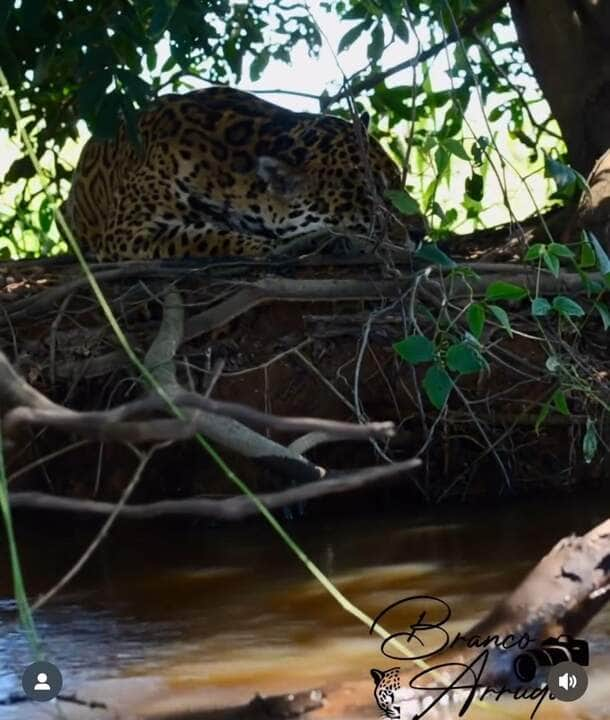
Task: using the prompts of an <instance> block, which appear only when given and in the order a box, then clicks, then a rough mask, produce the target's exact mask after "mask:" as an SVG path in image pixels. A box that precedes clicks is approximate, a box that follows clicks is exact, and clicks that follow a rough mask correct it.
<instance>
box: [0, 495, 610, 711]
mask: <svg viewBox="0 0 610 720" xmlns="http://www.w3.org/2000/svg"><path fill="white" fill-rule="evenodd" d="M606 508H608V509H606ZM607 515H610V501H607V500H603V501H602V500H600V498H599V497H597V498H595V499H594V500H592V501H591V502H590V503H588V505H586V506H584V503H583V502H582V500H576V499H575V500H574V501H570V502H565V500H564V502H563V503H562V504H561V505H559V504H558V505H557V507H553V506H552V505H550V504H549V503H548V502H546V503H538V504H532V503H527V504H524V503H520V504H518V505H513V506H511V507H509V508H508V509H507V508H506V507H505V508H503V509H489V510H480V509H479V510H476V511H475V510H461V511H457V510H455V509H453V510H451V509H447V508H443V509H437V510H435V511H420V512H413V511H412V510H411V509H410V508H409V507H405V508H404V509H403V511H402V512H400V513H396V514H394V515H392V516H389V515H388V513H387V512H385V511H384V512H381V511H375V510H374V509H371V512H370V514H368V515H366V516H364V515H362V516H359V517H356V518H351V519H349V520H348V519H332V520H330V519H323V520H319V521H316V520H315V519H313V518H310V519H307V518H306V519H305V520H300V521H296V522H291V523H285V525H286V526H287V527H288V529H289V530H290V531H291V533H292V534H293V536H295V538H296V539H297V540H298V541H299V542H300V543H301V546H302V547H303V549H304V550H305V551H306V552H307V553H308V554H309V556H310V557H311V559H312V560H313V561H314V562H316V563H317V564H318V566H319V567H320V568H321V569H322V571H323V572H325V573H326V574H327V575H328V576H329V577H330V578H331V579H332V580H333V581H334V582H335V583H336V584H337V586H338V587H339V588H340V589H341V591H342V592H343V593H345V595H347V597H348V598H349V599H350V600H351V601H352V602H354V603H355V604H356V605H358V606H359V607H360V608H362V609H363V610H364V611H366V612H367V613H369V614H372V615H375V614H376V613H377V612H378V611H379V610H381V609H382V608H384V607H385V606H387V605H389V604H390V603H392V602H394V601H396V600H398V599H400V598H402V597H406V596H409V595H416V594H429V595H435V596H438V597H442V598H443V599H444V600H446V601H447V602H448V603H449V604H450V606H451V608H452V610H453V618H452V622H451V625H450V626H449V630H450V631H451V632H454V631H456V630H465V629H466V628H467V627H468V626H469V625H471V624H472V623H473V622H474V621H476V620H477V619H478V618H480V617H481V616H482V615H483V614H484V613H486V612H487V611H488V610H489V609H490V608H491V607H492V606H493V604H494V603H495V602H496V601H497V600H498V599H499V598H500V597H501V596H502V595H503V594H504V593H506V592H508V591H509V590H510V589H511V588H512V587H514V586H515V584H516V583H517V582H518V581H519V580H520V578H521V577H523V575H524V574H525V573H526V571H527V570H528V569H529V568H530V567H531V566H532V565H533V564H534V563H535V562H536V561H537V560H538V559H539V557H540V556H541V555H542V554H543V553H545V552H546V551H547V550H548V549H549V548H550V546H551V545H552V544H553V543H554V542H555V541H556V540H557V539H558V538H559V537H561V536H562V535H565V534H567V533H569V532H571V531H578V532H581V531H584V530H586V529H589V528H590V527H592V526H593V525H594V524H596V523H597V522H599V521H601V520H602V519H603V518H604V517H606V516H607ZM39 520H40V517H39V516H35V515H19V516H18V517H17V525H18V539H19V544H20V550H21V556H22V561H23V565H24V570H25V577H26V584H27V588H28V591H29V592H30V593H31V594H32V595H33V596H35V595H36V594H38V593H40V592H43V591H44V590H46V589H48V588H49V587H50V586H51V585H53V583H54V582H56V581H57V579H58V578H59V577H60V576H61V575H62V574H63V572H65V571H66V570H67V569H68V568H69V567H70V565H71V564H72V562H73V561H74V560H75V559H76V558H77V557H78V556H79V553H80V551H81V550H82V549H83V547H84V546H85V544H86V543H87V542H88V541H89V540H90V538H91V537H92V536H93V534H94V533H95V531H96V528H97V527H98V525H99V520H88V521H87V522H86V523H84V522H83V521H81V522H80V523H79V524H75V522H74V520H73V519H72V518H70V517H65V518H64V519H63V520H62V521H57V522H54V523H53V525H50V526H47V527H45V528H41V527H40V524H39ZM36 528H38V529H36ZM3 543H4V541H3ZM1 563H2V564H0V627H1V629H2V632H1V633H0V658H2V662H1V664H0V698H2V697H5V696H6V695H8V694H9V693H10V692H13V691H15V690H18V689H19V687H20V680H19V679H20V675H21V671H22V668H23V667H24V666H25V665H27V664H28V663H29V662H30V656H29V650H28V647H27V644H26V642H25V640H24V638H23V636H22V634H21V633H20V631H19V630H18V628H17V627H16V626H15V624H14V604H13V602H12V600H11V586H10V576H9V569H8V565H7V564H6V552H3V553H2V559H1ZM36 621H37V628H38V632H39V634H40V636H41V638H42V640H43V641H44V644H45V647H46V650H47V657H48V659H49V660H51V661H53V662H55V663H56V664H57V665H58V666H59V667H60V668H61V669H62V671H63V674H64V682H65V691H66V692H71V691H73V690H75V689H77V688H78V689H79V691H81V692H83V693H84V695H86V696H87V697H91V698H95V699H97V700H101V701H104V700H107V701H108V700H111V699H112V700H113V701H117V702H118V704H119V705H120V707H122V708H129V709H130V710H131V711H132V712H133V713H136V712H138V713H139V712H144V711H146V712H150V713H152V712H153V711H160V710H162V709H167V708H173V707H178V708H180V707H188V706H189V705H190V704H196V703H199V702H201V701H202V700H205V701H209V702H214V701H218V702H219V703H224V704H233V703H236V704H237V703H240V702H243V701H246V700H247V699H249V698H251V697H252V695H253V694H254V693H255V692H257V691H260V692H261V693H263V694H267V693H274V692H281V691H288V690H296V689H303V688H306V687H315V686H320V685H323V684H326V683H328V682H333V681H338V680H342V679H347V678H350V679H357V678H362V679H367V678H368V673H369V669H370V668H371V667H382V668H386V667H390V665H391V661H389V660H388V659H387V658H384V657H382V655H381V654H380V651H379V641H378V640H377V639H375V637H371V636H369V634H368V628H366V627H364V626H363V625H361V624H359V623H358V621H356V620H355V619H353V618H352V617H351V616H350V615H348V614H347V613H346V612H345V611H344V610H342V609H341V608H340V607H339V606H338V605H337V604H336V602H335V601H334V600H333V599H332V598H331V597H330V596H329V595H328V594H327V593H326V592H325V590H324V589H322V588H321V587H320V586H319V585H318V584H317V582H316V581H315V580H314V579H313V578H312V577H311V576H310V575H309V574H308V572H307V571H306V569H305V568H304V567H303V566H302V565H301V564H300V563H299V562H298V560H297V559H296V558H295V557H294V556H293V555H292V554H291V553H290V551H289V550H287V549H286V548H285V547H284V546H283V545H282V543H281V541H280V540H279V539H278V538H277V537H276V536H275V535H274V534H273V532H272V531H271V530H270V529H269V528H267V527H266V526H265V525H264V524H262V523H259V522H251V523H248V524H247V525H244V526H223V527H216V528H209V527H206V526H205V525H204V524H202V523H200V522H198V521H191V520H187V521H184V520H182V521H181V522H180V523H171V522H169V523H165V524H162V523H152V522H151V523H147V524H140V525H137V526H136V525H122V526H121V527H120V528H117V529H116V530H115V531H114V533H113V535H112V537H111V538H110V540H109V541H108V542H106V544H105V545H104V546H103V548H102V549H101V550H100V552H98V553H97V555H96V556H95V558H94V559H93V560H92V561H91V563H90V564H89V566H88V567H87V568H86V570H85V571H84V572H83V573H82V574H81V576H79V578H78V579H77V580H76V581H74V582H73V583H72V584H71V585H70V586H69V587H68V588H67V589H66V591H65V592H64V593H63V594H62V595H60V596H59V597H57V598H56V599H55V600H54V601H52V602H51V603H50V604H49V605H48V606H47V607H45V608H43V609H42V610H40V611H39V612H38V613H37V615H36ZM583 636H584V637H585V638H586V639H587V640H588V641H589V643H590V646H591V653H592V663H591V668H590V671H591V672H590V677H591V680H590V686H589V690H588V691H587V694H586V696H585V698H584V699H583V700H582V701H580V702H579V703H578V708H579V710H578V717H599V718H603V717H606V718H610V710H609V712H608V713H607V714H606V710H607V709H608V708H610V683H609V682H608V678H609V677H610V675H609V672H610V610H607V611H605V612H603V613H601V614H600V615H599V616H598V617H597V618H596V619H595V620H594V622H593V623H592V624H591V625H590V627H589V628H587V631H586V632H585V633H583ZM371 690H372V683H371ZM513 704H514V703H513ZM371 705H373V698H372V694H371ZM553 705H554V706H559V705H561V706H562V707H561V708H560V710H559V709H558V710H557V711H555V710H553V709H552V708H551V711H549V712H548V713H545V715H544V717H545V718H549V717H553V718H558V717H561V718H565V717H576V716H577V711H576V706H574V709H573V710H571V711H568V710H567V704H566V703H557V702H556V703H553ZM528 708H530V706H529V705H528ZM530 709H531V708H530ZM547 710H548V708H547ZM528 712H529V709H528ZM566 712H567V714H566ZM469 715H470V713H469ZM38 717H45V718H48V717H60V716H59V715H57V714H56V711H55V710H54V709H53V707H52V706H50V705H46V706H44V707H43V706H42V705H39V706H38V707H37V708H35V707H34V706H32V705H27V706H26V705H22V706H13V707H10V708H9V707H4V708H3V707H2V706H0V720H34V718H38ZM70 717H72V716H70ZM74 717H83V718H95V720H98V718H100V720H101V718H102V717H105V716H103V715H101V714H100V713H99V711H98V712H97V714H96V713H91V712H89V713H87V712H85V711H82V715H75V716H74ZM473 717H474V716H473ZM537 717H539V716H537Z"/></svg>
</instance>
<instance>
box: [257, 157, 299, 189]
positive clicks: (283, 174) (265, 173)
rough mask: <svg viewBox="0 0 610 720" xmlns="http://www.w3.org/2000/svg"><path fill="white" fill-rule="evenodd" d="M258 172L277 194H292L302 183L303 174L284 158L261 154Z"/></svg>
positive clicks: (258, 161)
mask: <svg viewBox="0 0 610 720" xmlns="http://www.w3.org/2000/svg"><path fill="white" fill-rule="evenodd" d="M256 174H257V175H258V177H259V178H260V179H261V180H263V182H265V183H266V184H267V187H268V189H269V190H271V192H273V193H275V194H276V195H291V194H292V193H294V192H296V191H297V190H298V189H299V187H300V185H301V174H300V173H299V171H298V170H296V169H295V168H293V167H291V166H290V165H288V164H287V163H285V162H283V161H282V160H278V159H277V158H273V157H269V156H268V155H261V157H259V158H258V160H257V163H256Z"/></svg>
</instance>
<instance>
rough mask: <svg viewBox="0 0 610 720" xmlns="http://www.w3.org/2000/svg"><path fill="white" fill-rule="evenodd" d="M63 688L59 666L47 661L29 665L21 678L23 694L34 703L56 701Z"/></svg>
mask: <svg viewBox="0 0 610 720" xmlns="http://www.w3.org/2000/svg"><path fill="white" fill-rule="evenodd" d="M62 686H63V678H62V676H61V671H60V670H59V668H58V667H57V665H53V663H51V662H47V661H46V660H39V661H37V662H34V663H32V664H31V665H28V666H27V667H26V668H25V670H24V671H23V675H22V676H21V687H22V688H23V692H24V693H25V695H26V697H27V698H28V699H29V700H32V701H33V702H49V701H51V700H54V699H55V698H56V697H58V696H59V693H60V692H61V688H62ZM0 715H1V713H0Z"/></svg>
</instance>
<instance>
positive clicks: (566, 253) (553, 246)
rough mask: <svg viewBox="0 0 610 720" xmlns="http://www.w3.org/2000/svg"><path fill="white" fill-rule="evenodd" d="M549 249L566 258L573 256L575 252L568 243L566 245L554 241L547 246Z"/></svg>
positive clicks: (553, 253) (554, 253) (552, 252)
mask: <svg viewBox="0 0 610 720" xmlns="http://www.w3.org/2000/svg"><path fill="white" fill-rule="evenodd" d="M547 251H548V252H549V253H550V254H551V255H556V256H557V257H564V258H570V259H571V258H573V257H574V253H573V252H572V250H570V248H569V247H568V246H567V245H564V244H563V243H556V242H552V243H550V245H548V247H547Z"/></svg>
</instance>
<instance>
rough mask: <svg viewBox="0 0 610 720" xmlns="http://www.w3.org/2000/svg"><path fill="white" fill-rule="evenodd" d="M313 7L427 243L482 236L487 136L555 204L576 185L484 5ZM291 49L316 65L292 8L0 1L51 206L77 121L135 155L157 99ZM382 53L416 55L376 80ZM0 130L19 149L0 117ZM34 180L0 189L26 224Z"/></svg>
mask: <svg viewBox="0 0 610 720" xmlns="http://www.w3.org/2000/svg"><path fill="white" fill-rule="evenodd" d="M321 7H322V8H324V9H326V10H327V11H329V12H332V13H333V14H335V15H336V16H338V17H339V18H341V20H342V21H343V22H344V23H345V32H344V34H343V37H342V39H341V41H340V43H339V47H338V50H339V60H340V61H341V58H342V56H343V53H344V52H346V51H347V50H348V49H350V48H354V47H355V46H356V45H357V44H358V47H359V48H360V47H362V43H363V42H364V53H363V54H365V55H366V57H363V66H362V70H361V71H360V72H358V73H356V74H355V75H354V76H353V77H352V78H350V81H351V85H352V88H353V91H354V94H355V96H356V98H357V99H358V101H359V102H362V103H364V104H365V105H366V108H365V109H367V110H368V111H369V112H370V114H371V118H372V129H373V132H374V134H376V135H377V137H378V138H379V139H381V140H382V141H383V143H384V144H385V146H386V147H387V148H388V149H389V150H390V152H391V153H392V154H393V155H394V156H395V158H396V159H397V160H399V161H402V160H403V159H404V157H405V154H407V153H408V155H409V159H410V163H409V164H410V168H409V170H410V172H409V173H408V174H407V187H406V189H405V191H404V192H403V193H398V194H396V195H395V196H394V197H392V198H391V200H392V202H394V204H395V205H396V206H397V208H398V209H399V210H401V211H402V212H407V213H408V214H411V213H413V212H416V211H417V210H418V209H420V210H422V211H423V212H424V213H425V214H426V215H427V216H428V217H429V219H430V227H431V232H432V238H433V239H442V238H443V237H445V236H446V235H447V234H448V233H450V232H453V231H455V230H456V229H457V228H458V227H459V226H460V225H461V224H462V223H464V222H470V223H473V222H474V223H480V222H481V217H482V216H483V214H484V213H485V210H486V206H485V192H486V187H487V183H488V177H492V176H493V173H492V174H490V173H489V171H490V168H492V166H493V164H494V162H497V158H496V160H494V158H493V153H494V146H495V139H494V138H495V132H494V126H495V125H497V126H498V127H499V126H502V127H504V126H505V125H506V124H507V123H508V129H509V132H510V134H511V137H513V138H514V139H516V140H517V141H519V142H522V143H524V144H525V145H526V147H527V148H528V152H529V154H530V160H531V161H532V162H535V161H537V160H538V159H541V160H542V161H543V162H544V165H543V167H544V168H545V169H546V173H547V176H548V177H549V178H552V179H553V180H555V181H556V183H557V185H558V191H557V192H558V194H557V196H556V200H557V201H560V200H562V198H563V199H565V198H567V197H568V195H569V194H570V192H572V191H574V188H576V187H578V186H579V183H580V179H579V177H578V176H577V174H575V173H574V171H571V170H570V169H569V168H568V166H566V165H565V164H564V163H563V160H562V157H561V156H560V155H558V154H557V148H559V150H560V151H561V148H562V145H561V143H558V142H557V140H556V138H554V137H553V138H552V139H553V148H555V150H554V156H553V158H550V157H548V156H545V157H542V158H541V151H540V147H541V143H540V141H541V138H545V137H546V138H547V139H548V138H551V137H552V135H550V134H549V133H550V130H549V120H550V118H547V119H546V120H540V121H537V120H536V119H535V118H534V116H533V114H532V112H531V111H530V109H529V102H530V101H531V100H532V99H535V98H533V97H532V90H531V83H529V84H528V86H527V87H525V86H519V85H518V82H519V81H518V80H517V78H523V77H524V76H525V74H526V73H528V70H527V66H525V64H524V58H523V54H522V52H521V50H520V48H519V46H518V45H517V44H516V43H515V42H507V41H506V39H505V36H506V28H507V27H508V26H509V24H510V17H509V15H508V13H507V12H506V11H504V10H498V9H497V5H496V4H494V3H492V2H486V3H472V2H463V1H462V0H426V1H425V2H424V0H417V1H416V2H412V3H409V5H408V6H407V5H405V3H403V2H401V1H400V0H374V1H373V0H325V2H323V3H321ZM474 28H476V33H473V32H472V30H473V29H474ZM301 41H303V42H304V43H305V44H306V46H307V47H308V49H309V52H310V53H316V52H317V51H318V49H319V48H320V46H321V43H322V38H321V35H320V32H319V29H318V27H317V25H316V23H315V20H314V18H313V17H312V15H311V14H310V12H309V10H308V8H307V6H306V4H304V3H303V4H302V3H301V2H299V1H298V0H297V2H292V0H279V1H276V0H257V2H245V1H244V2H232V1H231V0H133V2H129V3H125V2H122V1H121V0H109V2H105V3H97V4H96V3H92V2H89V1H88V0H0V65H1V66H2V67H3V69H4V71H5V73H6V74H7V76H8V79H9V82H10V84H11V86H12V88H13V89H14V90H15V93H16V98H17V101H18V103H19V105H20V107H21V109H22V111H24V112H25V113H26V114H27V116H28V118H29V120H30V124H29V129H30V131H31V132H32V134H33V138H34V141H35V145H36V152H37V154H38V156H39V158H42V157H43V156H44V157H46V158H47V163H46V165H45V166H46V167H47V168H48V170H49V178H48V181H49V182H50V183H51V185H50V187H51V189H52V190H53V192H54V193H55V194H56V195H57V198H58V202H59V200H60V198H61V197H63V196H65V193H66V188H67V180H68V178H69V175H70V169H71V168H70V167H66V166H64V164H63V163H62V162H61V161H60V152H61V150H62V148H64V146H65V144H66V142H67V141H68V140H70V139H75V138H76V137H77V136H78V127H77V122H78V121H79V120H84V121H85V122H86V124H87V125H88V127H89V129H90V130H91V131H92V132H93V133H94V134H96V135H98V136H100V137H111V136H112V135H113V133H114V132H115V130H116V126H117V122H119V120H120V119H121V118H122V119H124V120H125V121H126V124H127V128H128V130H129V132H130V135H131V137H132V138H133V139H134V141H137V134H136V132H135V117H136V116H135V113H136V111H137V110H138V108H141V107H144V106H145V105H146V104H147V103H149V102H150V101H151V100H152V99H153V98H154V97H155V96H156V95H157V94H158V93H159V92H166V91H168V90H173V91H178V90H180V89H181V88H183V87H187V88H188V86H189V80H190V79H191V78H197V80H206V81H209V82H210V83H220V84H222V83H231V84H239V83H240V81H242V80H243V79H246V81H248V80H251V81H255V80H257V79H258V78H260V77H261V74H262V73H263V72H264V70H265V68H266V66H267V64H268V63H269V62H270V61H271V60H281V61H289V60H290V57H291V53H292V51H293V49H294V48H295V46H296V45H297V44H298V43H300V42H301ZM420 42H421V43H422V45H421V47H422V48H423V49H422V52H421V53H420V54H419V55H418V54H417V52H416V51H415V50H416V47H417V44H418V43H420ZM393 43H409V46H408V49H407V46H406V45H405V46H404V47H405V52H406V53H407V56H408V54H409V53H413V55H412V57H411V59H407V60H405V62H404V63H401V64H400V65H399V66H396V67H387V63H385V64H384V54H385V52H386V49H387V48H388V46H390V45H392V44H393ZM437 58H438V59H441V60H442V61H443V62H446V63H447V65H448V72H447V75H446V81H444V82H443V84H442V86H438V81H437V80H435V81H434V82H433V80H432V74H431V72H430V67H431V66H430V63H431V62H433V61H434V60H435V59H437ZM399 69H400V70H401V72H400V74H399V73H398V70H399ZM285 90H288V91H289V90H290V88H285ZM320 99H321V103H322V105H323V106H324V108H325V109H326V108H328V109H329V110H331V111H333V112H338V113H340V114H341V113H343V114H345V113H346V111H345V100H344V99H342V95H341V93H338V94H335V96H333V97H331V96H330V94H329V93H328V92H326V93H323V94H322V96H321V98H320ZM481 102H482V103H483V104H484V105H485V106H486V107H487V108H488V109H491V112H490V114H489V117H488V119H487V123H486V128H487V129H486V131H485V132H484V133H477V134H476V135H475V136H473V135H472V133H471V129H470V127H468V126H467V125H466V124H465V119H464V118H465V113H466V111H467V109H468V107H469V105H471V104H472V103H476V104H477V105H479V104H480V103H481ZM0 127H4V128H6V129H7V130H8V131H9V133H10V134H11V135H14V134H15V127H14V121H13V118H12V116H11V114H10V113H9V112H8V108H7V107H6V105H5V104H2V105H0ZM408 148H409V149H408ZM468 166H470V169H469V173H468V176H467V177H466V178H465V181H464V183H463V194H462V196H461V197H459V196H457V197H455V196H452V199H451V205H450V206H449V207H447V206H446V203H445V202H444V201H443V199H442V197H441V195H442V193H441V189H442V187H444V186H446V185H447V183H448V182H449V180H450V178H451V177H452V174H453V173H454V171H455V170H456V168H463V167H468ZM32 178H33V168H32V167H31V164H30V163H29V161H27V160H26V159H25V158H23V157H21V158H18V159H17V160H16V162H15V163H13V165H12V167H11V168H10V170H9V172H8V173H7V175H6V177H5V178H4V183H5V187H8V186H10V185H12V184H15V186H16V187H18V189H19V192H20V198H21V201H23V205H24V207H28V212H29V205H31V204H32V199H33V198H32V193H33V192H34V191H35V189H36V187H37V186H36V183H35V182H34V183H33V184H31V183H30V181H31V180H32ZM560 191H561V192H560ZM18 204H19V201H18V202H17V205H18ZM34 206H35V207H37V204H36V202H34ZM22 209H23V208H22ZM28 212H25V213H24V212H22V213H21V215H20V216H19V215H18V214H17V213H16V212H15V213H8V214H7V215H6V216H4V217H3V216H2V215H0V237H2V236H4V237H6V238H11V242H12V243H13V246H14V247H13V254H15V253H18V254H23V252H27V251H26V250H24V247H23V246H22V244H20V243H19V242H17V241H16V240H15V237H14V235H15V232H14V231H15V228H18V226H20V224H21V225H22V226H23V228H22V230H23V231H25V230H26V229H27V228H28V227H30V228H34V229H35V231H36V232H37V233H40V232H41V231H42V228H41V227H40V225H38V224H37V222H36V219H35V218H33V219H32V223H33V224H32V225H28V222H29V220H28V221H26V220H25V218H26V216H28ZM17 234H18V235H19V233H17ZM51 236H52V238H54V241H56V240H57V237H56V234H55V235H53V233H52V234H51ZM51 245H52V243H51ZM46 248H47V250H48V249H49V243H47V246H46ZM430 261H432V262H437V260H432V259H430ZM549 262H554V260H549Z"/></svg>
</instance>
